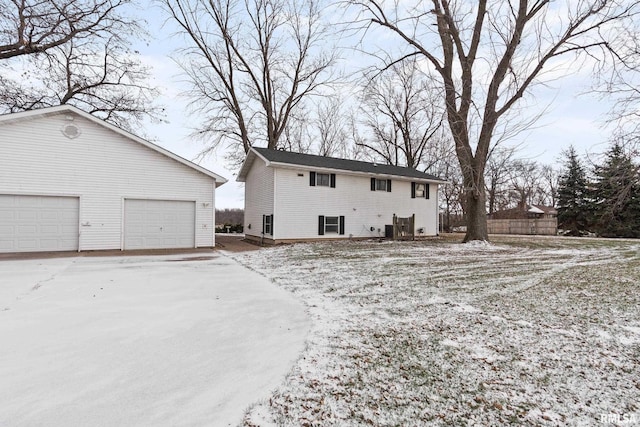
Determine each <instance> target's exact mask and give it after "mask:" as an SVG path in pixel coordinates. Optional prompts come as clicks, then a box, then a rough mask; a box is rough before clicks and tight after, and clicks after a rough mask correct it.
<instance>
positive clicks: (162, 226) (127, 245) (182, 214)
mask: <svg viewBox="0 0 640 427" xmlns="http://www.w3.org/2000/svg"><path fill="white" fill-rule="evenodd" d="M195 222H196V204H195V202H184V201H176V200H137V199H126V200H125V201H124V249H171V248H193V247H195Z"/></svg>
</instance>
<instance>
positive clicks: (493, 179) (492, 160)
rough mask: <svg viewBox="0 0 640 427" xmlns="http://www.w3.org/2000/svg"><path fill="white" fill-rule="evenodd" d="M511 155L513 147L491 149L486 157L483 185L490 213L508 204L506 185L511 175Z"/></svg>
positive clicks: (504, 207)
mask: <svg viewBox="0 0 640 427" xmlns="http://www.w3.org/2000/svg"><path fill="white" fill-rule="evenodd" d="M513 155H514V149H513V148H497V149H494V150H492V151H491V154H490V156H489V158H488V159H487V166H486V170H485V186H486V189H487V201H488V208H489V213H490V214H492V213H494V212H495V211H498V210H501V209H506V208H507V207H508V205H509V194H508V193H509V189H508V188H506V186H507V184H508V183H509V178H510V177H511V170H512V168H513V161H514V160H513Z"/></svg>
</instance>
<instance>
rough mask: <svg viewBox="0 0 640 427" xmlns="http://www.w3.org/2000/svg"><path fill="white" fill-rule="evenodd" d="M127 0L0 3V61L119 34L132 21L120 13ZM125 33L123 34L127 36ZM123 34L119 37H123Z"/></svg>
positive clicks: (5, 0)
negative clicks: (73, 41) (72, 41)
mask: <svg viewBox="0 0 640 427" xmlns="http://www.w3.org/2000/svg"><path fill="white" fill-rule="evenodd" d="M130 3H131V2H130V0H48V1H41V0H1V1H0V60H3V59H9V58H14V57H17V56H21V55H30V54H37V53H44V52H46V51H48V50H49V49H52V48H54V47H60V46H64V45H65V44H67V43H69V42H70V41H71V40H95V39H96V37H97V38H102V37H104V36H105V35H119V34H120V33H119V32H120V31H121V30H126V29H127V27H129V26H134V27H137V25H136V23H135V21H133V20H130V19H127V18H125V17H123V16H122V15H121V14H120V13H119V11H120V10H121V9H122V8H123V6H125V5H127V4H130ZM129 33H130V31H129V30H127V31H126V32H125V33H124V34H129ZM124 34H122V35H124Z"/></svg>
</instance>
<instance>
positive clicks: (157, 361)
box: [0, 254, 310, 427]
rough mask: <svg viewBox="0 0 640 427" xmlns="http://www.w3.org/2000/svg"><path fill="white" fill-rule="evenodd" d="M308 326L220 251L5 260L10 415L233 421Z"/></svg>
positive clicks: (2, 360) (0, 278)
mask: <svg viewBox="0 0 640 427" xmlns="http://www.w3.org/2000/svg"><path fill="white" fill-rule="evenodd" d="M309 327H310V323H309V320H308V318H307V315H306V312H305V308H304V307H303V306H302V304H300V303H299V302H298V301H297V300H295V299H294V298H293V297H292V296H291V295H290V294H289V293H287V292H285V291H283V290H281V289H278V288H277V287H275V286H274V285H273V284H271V283H270V282H269V281H268V280H267V279H265V278H264V277H262V276H260V275H258V274H257V273H254V272H252V271H250V270H247V269H246V268H244V267H242V266H240V265H239V264H237V263H236V262H235V261H233V260H231V259H229V258H227V257H225V256H221V255H219V254H212V255H207V256H202V254H187V255H185V254H182V255H171V256H138V257H127V256H119V257H105V258H101V257H74V258H57V259H40V260H19V261H0V426H1V427H5V426H12V427H13V426H45V425H46V426H116V425H121V426H124V425H130V426H133V425H135V426H191V425H192V426H204V425H209V426H226V425H236V424H237V423H239V422H240V420H241V418H242V415H243V413H244V411H245V410H246V408H247V406H248V405H250V404H251V403H252V402H255V401H256V400H259V399H262V398H265V397H268V395H269V392H270V390H272V389H274V388H275V387H276V386H277V385H278V384H279V383H281V381H282V380H283V378H284V376H285V374H286V373H287V372H288V371H289V369H290V367H291V365H292V363H293V362H294V361H295V360H296V359H297V357H298V356H299V353H300V352H301V351H302V349H303V345H304V339H305V336H306V334H307V331H308V329H309Z"/></svg>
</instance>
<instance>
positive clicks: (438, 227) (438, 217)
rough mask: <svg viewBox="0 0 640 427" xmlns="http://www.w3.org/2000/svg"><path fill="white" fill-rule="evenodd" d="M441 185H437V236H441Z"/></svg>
mask: <svg viewBox="0 0 640 427" xmlns="http://www.w3.org/2000/svg"><path fill="white" fill-rule="evenodd" d="M439 196H440V184H436V236H439V235H440V198H439Z"/></svg>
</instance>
